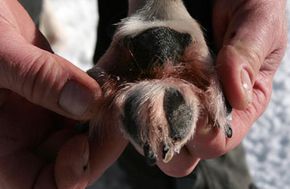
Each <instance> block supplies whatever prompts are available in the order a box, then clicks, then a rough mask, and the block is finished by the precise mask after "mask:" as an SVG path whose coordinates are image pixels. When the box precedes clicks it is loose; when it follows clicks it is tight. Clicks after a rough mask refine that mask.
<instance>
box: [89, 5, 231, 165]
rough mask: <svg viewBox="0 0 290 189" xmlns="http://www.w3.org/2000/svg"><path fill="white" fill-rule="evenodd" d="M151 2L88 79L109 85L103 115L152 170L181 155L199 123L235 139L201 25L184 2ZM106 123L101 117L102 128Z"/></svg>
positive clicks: (116, 39)
mask: <svg viewBox="0 0 290 189" xmlns="http://www.w3.org/2000/svg"><path fill="white" fill-rule="evenodd" d="M148 2H149V1H148ZM150 2H151V3H153V4H150V3H149V4H147V5H146V7H145V8H143V9H142V8H141V9H140V10H139V11H137V12H136V13H135V14H133V15H132V16H130V17H128V18H126V19H125V20H123V21H122V23H121V24H120V26H119V28H118V30H117V32H116V34H115V36H114V39H113V42H112V44H111V46H110V48H109V49H108V50H107V52H106V53H105V55H104V56H103V57H102V58H101V59H100V61H99V62H98V64H97V65H96V66H95V67H94V68H93V69H91V70H89V71H88V74H89V75H90V76H92V77H93V78H95V79H96V81H97V82H98V83H99V84H100V85H101V86H102V89H103V97H104V98H103V101H105V102H106V103H105V106H106V108H102V111H106V112H105V113H107V114H110V113H111V112H114V114H117V115H114V117H115V118H117V119H118V120H116V122H115V123H116V124H120V125H121V129H122V131H123V133H124V135H125V136H126V137H127V138H128V139H129V140H130V142H131V143H132V144H133V145H134V146H135V148H136V150H137V151H139V152H140V153H141V154H143V155H144V156H145V157H146V160H147V163H148V164H150V165H153V164H155V163H156V161H158V160H159V159H162V160H163V162H165V163H167V162H169V161H170V160H171V159H172V158H173V156H174V154H176V153H179V151H180V149H181V148H182V147H183V146H184V145H185V144H186V143H187V142H188V141H189V140H190V139H192V138H193V137H194V134H195V129H196V124H197V123H198V121H199V120H200V119H202V120H205V121H203V123H204V126H205V127H209V128H214V127H217V128H221V129H224V132H225V136H226V137H228V138H230V137H232V134H233V131H232V129H231V126H230V122H231V113H230V112H231V108H230V107H229V106H227V105H226V103H225V100H224V96H223V93H222V90H221V87H220V83H219V80H218V78H217V74H216V72H215V68H214V64H213V60H212V58H211V55H210V52H209V49H208V47H207V45H206V42H205V40H204V37H203V34H202V31H201V29H200V26H199V25H198V24H197V22H196V21H195V20H194V19H192V18H191V17H190V16H189V14H188V13H187V11H186V9H185V7H184V6H183V4H182V1H180V0H177V1H172V0H169V1H168V2H167V1H163V0H162V1H157V0H152V1H150ZM162 2H164V3H165V4H166V6H164V7H162V6H161V4H162ZM173 4H174V6H173ZM174 7H175V8H174ZM152 11H153V12H152ZM169 13H170V14H169ZM152 14H156V15H155V16H152ZM149 15H151V16H152V17H151V16H149ZM148 16H149V17H148ZM108 102H109V103H108ZM112 107H113V108H114V110H112ZM102 114H104V112H102ZM107 117H108V116H106V118H107ZM106 121H107V120H104V119H102V118H101V117H100V116H98V120H97V122H106ZM95 122H96V121H95Z"/></svg>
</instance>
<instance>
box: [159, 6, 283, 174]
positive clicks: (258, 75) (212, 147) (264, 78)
mask: <svg viewBox="0 0 290 189" xmlns="http://www.w3.org/2000/svg"><path fill="white" fill-rule="evenodd" d="M285 9H286V1H285V0H278V1H258V0H250V1H245V0H238V1H229V0H216V1H214V7H213V18H212V19H213V20H212V22H213V30H214V32H213V33H214V39H215V42H216V45H217V48H218V50H219V52H218V56H217V60H216V65H217V71H218V73H219V77H220V80H221V82H222V85H223V89H224V93H225V96H226V97H227V99H228V100H229V103H230V104H231V106H232V107H233V112H232V118H233V120H232V130H233V136H232V138H230V139H227V138H226V137H225V136H224V133H223V131H222V130H219V131H218V132H216V131H217V130H211V131H205V129H204V128H199V129H197V133H196V135H195V139H194V140H193V141H192V142H189V143H188V144H187V145H186V150H185V151H186V152H187V153H184V154H185V155H184V157H183V160H187V162H190V160H191V161H192V162H191V165H193V166H188V167H184V169H183V170H182V169H175V168H176V167H178V166H171V167H170V166H166V165H162V166H163V167H164V168H163V169H164V170H165V171H166V172H167V173H168V174H170V175H185V174H188V173H189V172H191V171H192V170H193V169H194V167H195V165H196V164H197V161H198V159H199V158H201V159H207V158H213V157H217V156H219V155H221V154H224V153H226V152H228V151H230V150H231V149H233V148H235V147H236V146H237V145H238V144H239V143H240V142H241V141H242V139H243V138H244V137H245V135H246V134H247V132H248V131H249V129H250V128H251V126H252V124H253V123H254V121H255V120H256V119H257V118H258V117H259V116H260V115H261V114H262V113H263V112H264V110H265V109H266V107H267V105H268V103H269V100H270V96H271V91H272V80H273V76H274V74H275V72H276V70H277V68H278V66H279V64H280V62H281V59H282V57H283V55H284V51H285V48H286V42H287V40H286V38H287V27H286V16H285V12H286V11H285ZM186 157H187V158H186ZM190 157H191V158H190ZM177 164H178V161H177ZM172 167H173V168H172Z"/></svg>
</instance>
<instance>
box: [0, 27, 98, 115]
mask: <svg viewBox="0 0 290 189" xmlns="http://www.w3.org/2000/svg"><path fill="white" fill-rule="evenodd" d="M2 32H4V34H5V35H4V34H2V36H1V39H0V44H1V46H0V57H1V64H0V87H2V88H7V89H10V90H11V91H14V92H15V93H17V94H19V95H21V96H23V97H25V98H26V99H27V100H29V101H30V102H33V103H35V104H38V105H41V106H43V107H45V108H48V109H50V110H52V111H55V112H57V113H59V114H62V115H64V116H67V117H70V118H73V119H89V118H91V117H92V114H93V112H94V109H95V108H96V107H95V106H94V105H95V102H96V100H97V99H98V97H99V96H100V88H99V86H98V84H97V83H96V82H95V81H94V80H93V79H91V78H90V77H89V76H88V75H87V74H86V73H85V72H83V71H81V70H80V69H78V68H77V67H75V66H73V65H72V64H71V63H69V62H68V61H66V60H64V59H63V58H61V57H59V56H57V55H55V54H52V53H50V52H48V51H45V50H42V49H40V48H38V47H36V46H33V45H31V44H29V43H27V41H26V40H25V39H24V38H23V37H22V36H21V35H19V34H17V33H15V31H14V30H13V29H11V28H6V30H5V31H3V29H2Z"/></svg>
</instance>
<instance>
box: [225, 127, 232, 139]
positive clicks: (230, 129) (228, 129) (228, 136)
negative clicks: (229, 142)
mask: <svg viewBox="0 0 290 189" xmlns="http://www.w3.org/2000/svg"><path fill="white" fill-rule="evenodd" d="M225 134H226V136H227V138H232V136H233V129H232V128H231V126H230V125H226V126H225Z"/></svg>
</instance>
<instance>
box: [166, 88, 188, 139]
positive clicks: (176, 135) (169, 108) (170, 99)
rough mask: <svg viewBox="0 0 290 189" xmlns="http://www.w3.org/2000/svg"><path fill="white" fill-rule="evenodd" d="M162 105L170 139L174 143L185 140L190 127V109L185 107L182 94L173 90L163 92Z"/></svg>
mask: <svg viewBox="0 0 290 189" xmlns="http://www.w3.org/2000/svg"><path fill="white" fill-rule="evenodd" d="M163 105H164V107H163V108H164V111H165V115H166V119H167V121H168V125H169V129H170V137H171V138H172V139H173V140H175V141H177V140H181V139H183V138H185V137H186V136H187V135H188V133H189V132H190V130H191V127H192V122H193V111H192V108H191V107H189V106H188V105H186V103H185V100H184V98H183V96H182V94H181V93H180V92H179V91H178V90H176V89H174V88H168V89H166V90H165V94H164V104H163Z"/></svg>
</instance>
